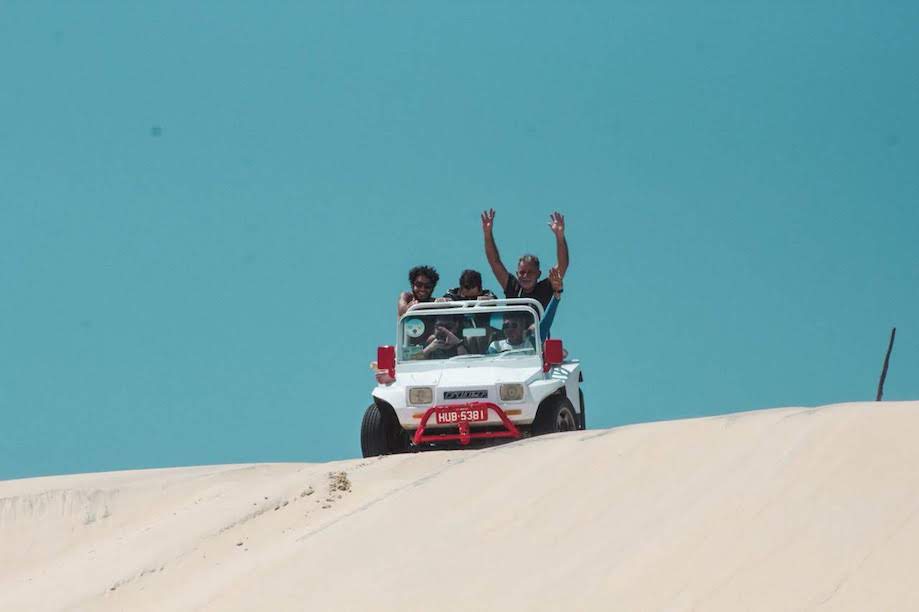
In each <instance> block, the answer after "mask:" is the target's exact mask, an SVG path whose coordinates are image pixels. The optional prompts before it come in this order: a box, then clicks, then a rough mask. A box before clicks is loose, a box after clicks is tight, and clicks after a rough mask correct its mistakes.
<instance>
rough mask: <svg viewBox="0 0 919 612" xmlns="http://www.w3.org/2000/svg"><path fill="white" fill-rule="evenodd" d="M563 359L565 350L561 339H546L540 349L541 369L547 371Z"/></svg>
mask: <svg viewBox="0 0 919 612" xmlns="http://www.w3.org/2000/svg"><path fill="white" fill-rule="evenodd" d="M564 360H565V351H564V349H562V341H561V340H559V339H558V338H549V339H548V340H546V342H545V344H544V345H543V349H542V371H543V372H548V371H549V368H551V367H552V366H557V365H559V364H561V363H562V362H563V361H564Z"/></svg>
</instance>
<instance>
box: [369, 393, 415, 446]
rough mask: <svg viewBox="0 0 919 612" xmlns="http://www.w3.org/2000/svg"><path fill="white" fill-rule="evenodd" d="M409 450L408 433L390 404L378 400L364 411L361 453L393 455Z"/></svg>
mask: <svg viewBox="0 0 919 612" xmlns="http://www.w3.org/2000/svg"><path fill="white" fill-rule="evenodd" d="M406 450H408V434H407V433H405V430H404V429H402V425H400V424H399V420H398V419H397V418H396V413H395V412H393V409H392V408H391V407H390V406H389V405H388V404H384V405H383V406H380V405H379V404H377V403H376V402H374V403H372V404H370V405H369V406H368V407H367V410H365V411H364V419H363V420H362V421H361V453H362V454H363V455H364V457H377V456H379V455H392V454H395V453H403V452H405V451H406Z"/></svg>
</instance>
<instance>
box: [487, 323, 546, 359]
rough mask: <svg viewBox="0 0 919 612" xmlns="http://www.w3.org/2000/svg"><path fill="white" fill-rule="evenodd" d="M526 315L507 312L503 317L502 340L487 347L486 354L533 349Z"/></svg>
mask: <svg viewBox="0 0 919 612" xmlns="http://www.w3.org/2000/svg"><path fill="white" fill-rule="evenodd" d="M528 319H529V317H528V316H527V315H526V313H523V312H509V313H507V314H506V315H505V316H504V325H503V326H502V329H504V338H503V339H502V340H495V341H494V342H492V343H491V344H489V345H488V354H490V355H494V354H496V353H503V352H504V351H512V350H515V349H534V350H535V348H536V347H535V345H534V344H533V336H532V335H530V321H529V320H528Z"/></svg>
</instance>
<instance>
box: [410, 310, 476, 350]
mask: <svg viewBox="0 0 919 612" xmlns="http://www.w3.org/2000/svg"><path fill="white" fill-rule="evenodd" d="M462 320H463V317H462V315H442V316H438V317H437V319H436V320H435V321H434V333H432V334H431V335H430V337H429V338H428V339H427V340H426V341H425V346H424V349H423V350H422V351H421V356H422V358H423V359H449V358H450V357H456V356H457V355H466V354H467V351H466V347H465V346H464V343H463V333H462V330H461V327H462Z"/></svg>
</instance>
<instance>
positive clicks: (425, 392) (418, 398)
mask: <svg viewBox="0 0 919 612" xmlns="http://www.w3.org/2000/svg"><path fill="white" fill-rule="evenodd" d="M433 400H434V391H432V390H431V388H430V387H413V388H411V389H409V390H408V403H409V404H430V403H431V402H432V401H433Z"/></svg>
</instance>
